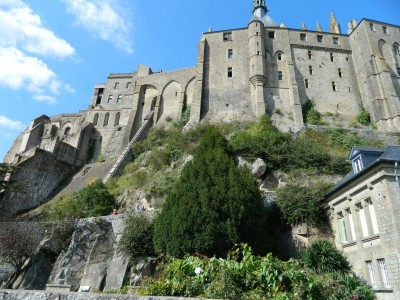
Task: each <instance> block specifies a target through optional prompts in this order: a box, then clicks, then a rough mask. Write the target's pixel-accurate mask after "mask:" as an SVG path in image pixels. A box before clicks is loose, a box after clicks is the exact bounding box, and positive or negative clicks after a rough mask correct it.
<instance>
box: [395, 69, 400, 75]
mask: <svg viewBox="0 0 400 300" xmlns="http://www.w3.org/2000/svg"><path fill="white" fill-rule="evenodd" d="M396 68H397V76H400V67H396Z"/></svg>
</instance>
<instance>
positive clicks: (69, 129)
mask: <svg viewBox="0 0 400 300" xmlns="http://www.w3.org/2000/svg"><path fill="white" fill-rule="evenodd" d="M70 133H71V127H67V128H65V131H64V135H69V134H70Z"/></svg>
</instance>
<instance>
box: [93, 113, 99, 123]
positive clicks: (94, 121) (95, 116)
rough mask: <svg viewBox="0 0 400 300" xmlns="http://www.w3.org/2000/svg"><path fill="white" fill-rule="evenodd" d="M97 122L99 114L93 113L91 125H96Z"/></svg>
mask: <svg viewBox="0 0 400 300" xmlns="http://www.w3.org/2000/svg"><path fill="white" fill-rule="evenodd" d="M98 122H99V114H95V115H94V118H93V125H94V126H97V123H98Z"/></svg>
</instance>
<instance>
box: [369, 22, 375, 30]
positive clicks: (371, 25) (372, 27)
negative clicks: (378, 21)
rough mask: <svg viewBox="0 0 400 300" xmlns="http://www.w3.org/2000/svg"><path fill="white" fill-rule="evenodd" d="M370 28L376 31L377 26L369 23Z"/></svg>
mask: <svg viewBox="0 0 400 300" xmlns="http://www.w3.org/2000/svg"><path fill="white" fill-rule="evenodd" d="M369 28H370V29H371V31H375V26H374V24H373V23H369Z"/></svg>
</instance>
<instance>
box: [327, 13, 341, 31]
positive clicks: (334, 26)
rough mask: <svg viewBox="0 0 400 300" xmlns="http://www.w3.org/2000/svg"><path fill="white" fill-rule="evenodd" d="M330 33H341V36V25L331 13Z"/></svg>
mask: <svg viewBox="0 0 400 300" xmlns="http://www.w3.org/2000/svg"><path fill="white" fill-rule="evenodd" d="M329 32H330V33H339V34H340V25H339V23H338V21H337V20H336V17H335V15H334V13H333V11H331V24H330V25H329Z"/></svg>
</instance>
